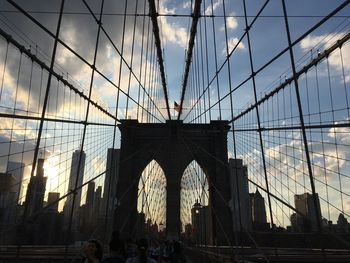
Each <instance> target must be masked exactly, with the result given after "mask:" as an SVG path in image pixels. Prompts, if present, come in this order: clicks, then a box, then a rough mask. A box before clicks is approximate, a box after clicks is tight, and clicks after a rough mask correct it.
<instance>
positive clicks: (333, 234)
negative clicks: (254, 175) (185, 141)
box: [190, 141, 350, 248]
mask: <svg viewBox="0 0 350 263" xmlns="http://www.w3.org/2000/svg"><path fill="white" fill-rule="evenodd" d="M190 142H191V143H192V144H193V145H194V146H195V147H197V148H198V149H200V150H201V151H203V152H204V153H206V154H207V155H208V156H210V157H211V158H213V159H215V160H216V161H218V162H219V163H221V164H222V165H223V166H227V167H228V164H225V163H224V162H222V161H221V160H219V159H218V158H216V157H215V156H214V155H212V154H211V153H209V152H208V151H207V150H205V149H203V148H202V147H201V146H199V145H198V144H196V143H195V142H193V141H190ZM248 181H249V182H250V183H252V184H253V185H255V186H256V187H258V188H259V189H261V190H262V191H264V192H265V193H267V190H266V189H265V188H263V187H262V186H260V185H258V184H257V183H255V182H254V181H252V180H250V179H249V178H248ZM219 196H220V195H219ZM270 196H271V197H273V198H274V199H276V200H277V201H279V202H281V203H282V204H284V205H285V206H287V207H288V208H289V209H291V210H293V211H294V212H295V213H297V214H298V215H300V216H302V217H303V218H304V219H307V220H309V218H308V217H307V216H306V215H305V214H303V213H302V212H300V211H299V210H297V209H296V208H294V207H293V206H292V205H290V204H288V203H287V202H285V201H284V200H282V199H281V198H279V197H278V196H276V195H274V194H273V193H271V192H270ZM324 232H326V233H328V234H331V235H332V236H334V237H335V238H337V239H338V240H339V241H340V242H342V243H343V244H344V245H346V246H347V247H349V248H350V242H348V241H347V240H345V239H344V238H342V237H340V236H338V235H336V234H335V233H332V231H329V230H327V229H324Z"/></svg>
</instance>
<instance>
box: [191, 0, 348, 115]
mask: <svg viewBox="0 0 350 263" xmlns="http://www.w3.org/2000/svg"><path fill="white" fill-rule="evenodd" d="M349 3H350V0H346V1H344V2H343V3H342V4H340V5H339V6H338V7H337V8H335V9H334V10H333V11H331V12H330V13H329V14H328V15H326V16H325V17H323V18H322V19H321V20H320V21H319V22H317V23H316V24H315V25H314V26H312V27H311V28H310V29H309V30H307V31H306V32H305V33H304V34H302V35H301V36H300V37H299V38H297V39H296V40H294V42H292V43H291V46H292V47H294V46H295V45H296V44H298V43H299V42H300V41H301V40H302V39H304V38H305V37H306V36H307V35H309V34H310V33H312V32H313V31H315V30H316V29H317V28H319V27H320V26H321V25H323V24H324V23H325V22H327V21H328V20H329V19H330V18H332V17H334V15H335V14H337V13H338V12H340V11H341V10H342V9H344V8H345V7H346V6H347V5H348V4H349ZM261 11H262V10H261ZM259 13H260V12H259ZM257 16H258V15H257ZM257 16H256V18H255V19H253V21H252V22H251V23H250V25H249V26H248V28H247V29H246V32H247V30H249V29H250V28H251V27H252V26H253V24H254V22H255V21H256V19H257ZM246 32H245V33H244V34H243V35H242V37H241V38H240V39H239V41H238V42H237V44H236V45H235V47H234V48H233V50H232V51H231V53H230V55H229V56H227V58H226V59H225V60H224V62H223V64H222V66H221V67H220V68H219V70H218V72H216V73H215V75H214V77H213V78H212V80H211V81H210V83H209V84H208V86H207V87H206V89H205V90H204V91H203V93H202V95H201V96H200V97H199V98H198V99H197V101H196V102H195V103H194V105H193V106H192V108H191V110H193V107H194V106H195V105H196V104H197V103H198V102H199V100H200V99H201V97H202V96H203V94H204V93H205V92H206V91H207V90H208V89H209V87H210V85H211V83H212V82H213V81H214V79H215V78H216V77H217V76H218V75H219V73H220V71H221V70H222V68H223V67H224V65H225V64H226V63H227V61H228V59H229V58H230V56H231V55H232V53H233V52H234V51H235V49H236V48H237V47H238V45H239V44H240V43H241V41H242V40H243V38H244V37H245V35H246ZM288 50H289V47H286V48H284V49H283V50H282V51H281V52H279V53H278V54H277V55H276V56H274V57H273V58H271V59H270V60H269V61H268V62H266V63H265V64H264V65H263V66H261V67H260V68H259V69H258V70H256V71H255V72H254V75H257V74H258V73H260V72H261V71H262V70H264V69H265V68H266V67H268V66H269V65H270V64H272V63H273V62H274V61H276V60H277V59H278V58H279V57H281V56H282V55H283V54H285V53H286V52H287V51H288ZM252 76H253V75H250V76H248V77H247V78H246V79H245V80H243V81H242V82H241V83H240V84H238V85H237V86H236V87H235V88H234V89H232V91H230V92H229V93H227V94H226V95H225V96H223V97H222V98H221V100H224V99H226V98H227V97H228V96H229V95H230V94H231V93H233V92H235V91H236V90H237V89H239V88H240V87H241V86H243V85H244V84H245V83H247V82H248V81H249V80H250V79H251V78H252ZM217 104H218V102H216V103H214V104H213V105H211V107H210V108H208V109H207V110H206V111H205V112H203V113H202V114H205V113H206V112H207V111H208V110H209V109H211V108H213V107H214V106H215V105H217ZM191 110H190V111H191ZM187 116H188V115H187ZM187 116H186V118H187ZM199 117H200V116H197V118H199ZM186 118H185V119H186ZM193 121H194V120H193Z"/></svg>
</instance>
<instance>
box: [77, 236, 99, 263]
mask: <svg viewBox="0 0 350 263" xmlns="http://www.w3.org/2000/svg"><path fill="white" fill-rule="evenodd" d="M82 252H83V258H82V261H81V262H82V263H100V262H101V260H102V256H103V247H102V245H101V243H100V242H99V241H98V240H96V239H90V240H89V241H87V242H86V243H85V244H84V245H83V251H82Z"/></svg>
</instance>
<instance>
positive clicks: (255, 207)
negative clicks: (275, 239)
mask: <svg viewBox="0 0 350 263" xmlns="http://www.w3.org/2000/svg"><path fill="white" fill-rule="evenodd" d="M249 196H250V203H251V209H252V210H251V211H252V223H253V230H255V231H266V230H268V228H269V224H268V223H267V221H266V209H265V200H264V197H262V195H261V194H260V192H259V190H258V189H256V192H255V193H251V194H249Z"/></svg>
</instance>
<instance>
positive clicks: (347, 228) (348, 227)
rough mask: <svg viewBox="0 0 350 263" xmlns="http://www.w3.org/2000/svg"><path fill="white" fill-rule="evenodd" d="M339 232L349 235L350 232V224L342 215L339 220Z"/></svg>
mask: <svg viewBox="0 0 350 263" xmlns="http://www.w3.org/2000/svg"><path fill="white" fill-rule="evenodd" d="M336 229H337V231H338V232H341V233H349V232H350V224H349V222H348V220H347V219H346V218H345V216H344V215H343V214H342V213H340V214H339V216H338V220H337V228H336Z"/></svg>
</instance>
